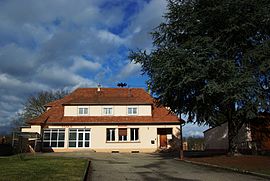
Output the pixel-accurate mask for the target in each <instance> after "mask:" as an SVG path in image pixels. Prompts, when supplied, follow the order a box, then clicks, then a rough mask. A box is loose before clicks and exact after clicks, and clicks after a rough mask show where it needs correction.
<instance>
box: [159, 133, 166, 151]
mask: <svg viewBox="0 0 270 181" xmlns="http://www.w3.org/2000/svg"><path fill="white" fill-rule="evenodd" d="M160 148H167V135H160Z"/></svg>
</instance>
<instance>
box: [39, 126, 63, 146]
mask: <svg viewBox="0 0 270 181" xmlns="http://www.w3.org/2000/svg"><path fill="white" fill-rule="evenodd" d="M53 132H54V133H55V132H56V133H57V137H56V140H52V133H53ZM45 133H49V134H50V139H49V140H44V139H43V147H44V148H64V147H65V137H66V133H65V129H62V128H49V129H44V131H43V136H44V134H45ZM60 133H64V139H63V140H59V134H60ZM52 142H56V146H51V145H52ZM59 142H63V143H64V144H63V146H61V147H60V146H59ZM44 143H49V146H48V147H47V146H44Z"/></svg>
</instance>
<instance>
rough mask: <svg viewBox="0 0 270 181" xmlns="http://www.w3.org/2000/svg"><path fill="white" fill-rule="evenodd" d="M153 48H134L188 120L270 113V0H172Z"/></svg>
mask: <svg viewBox="0 0 270 181" xmlns="http://www.w3.org/2000/svg"><path fill="white" fill-rule="evenodd" d="M167 8H168V12H167V13H166V14H165V19H166V21H165V22H163V23H161V24H160V25H159V26H158V27H157V28H156V29H155V30H154V32H152V36H153V45H154V49H153V50H152V51H151V52H150V53H148V52H147V51H144V50H141V51H135V52H131V54H130V59H131V60H132V61H135V62H137V63H140V64H141V65H142V70H143V72H144V73H146V74H147V75H148V76H149V80H148V83H149V85H150V88H151V90H152V92H153V94H155V95H157V98H158V99H159V102H160V103H161V104H163V105H165V106H168V107H170V108H171V110H172V111H174V112H176V113H178V114H180V113H184V114H187V115H189V121H195V122H197V123H199V124H204V123H206V124H208V125H210V126H215V125H218V124H220V123H221V122H225V121H227V122H228V125H229V151H230V153H232V154H233V153H235V152H236V149H237V148H236V146H237V145H236V144H235V143H234V137H235V136H236V134H237V132H238V130H239V129H240V128H241V127H242V125H243V124H244V123H245V122H246V121H248V120H251V119H252V118H254V117H256V116H257V114H258V112H260V111H269V95H270V93H269V92H270V91H269V90H270V88H269V80H270V1H269V0H169V1H168V6H167Z"/></svg>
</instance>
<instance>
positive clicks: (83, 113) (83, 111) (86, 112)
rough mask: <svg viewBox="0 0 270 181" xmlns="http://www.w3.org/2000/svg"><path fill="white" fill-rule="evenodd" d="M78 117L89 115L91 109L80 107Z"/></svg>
mask: <svg viewBox="0 0 270 181" xmlns="http://www.w3.org/2000/svg"><path fill="white" fill-rule="evenodd" d="M78 115H80V116H86V115H89V108H88V107H78Z"/></svg>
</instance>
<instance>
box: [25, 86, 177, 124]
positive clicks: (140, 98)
mask: <svg viewBox="0 0 270 181" xmlns="http://www.w3.org/2000/svg"><path fill="white" fill-rule="evenodd" d="M69 104H80V105H82V104H103V105H104V104H107V105H108V104H125V105H135V104H151V105H153V106H152V107H153V110H152V116H65V117H64V116H63V115H64V105H69ZM46 106H48V107H51V108H50V109H49V110H48V111H46V112H45V113H43V114H42V115H41V116H39V117H38V118H36V119H33V120H31V121H29V123H30V124H42V123H43V124H44V123H46V124H72V123H75V124H76V123H88V124H110V123H112V124H121V123H123V124H125V123H127V124H129V123H134V124H135V123H137V124H139V123H145V124H146V123H147V124H154V123H157V124H161V123H164V124H167V123H171V124H179V123H180V122H179V120H178V117H177V116H176V115H174V114H172V113H169V111H168V110H167V109H166V108H164V107H156V106H155V104H154V99H153V98H152V97H151V96H150V95H149V94H148V93H147V92H146V91H145V90H144V89H139V88H130V89H129V88H101V91H100V92H97V89H96V88H79V89H76V90H75V91H74V92H72V93H71V94H69V95H67V96H65V97H64V98H63V99H59V100H57V101H54V102H51V103H49V104H47V105H46Z"/></svg>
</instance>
